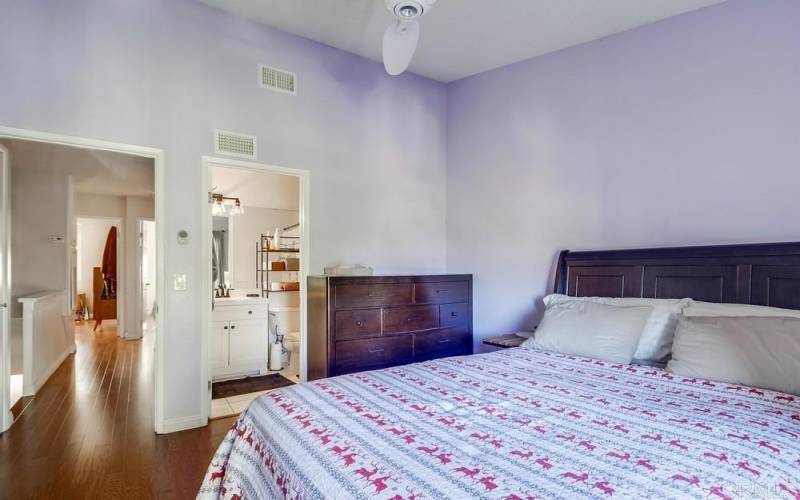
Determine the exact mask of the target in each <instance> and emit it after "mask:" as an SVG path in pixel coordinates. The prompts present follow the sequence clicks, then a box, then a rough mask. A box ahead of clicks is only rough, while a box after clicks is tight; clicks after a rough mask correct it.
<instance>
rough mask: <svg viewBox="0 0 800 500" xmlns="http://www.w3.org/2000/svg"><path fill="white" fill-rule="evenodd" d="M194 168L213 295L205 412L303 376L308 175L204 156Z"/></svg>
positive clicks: (237, 406)
mask: <svg viewBox="0 0 800 500" xmlns="http://www.w3.org/2000/svg"><path fill="white" fill-rule="evenodd" d="M203 174H204V185H205V187H206V191H207V192H208V197H207V198H206V199H204V200H203V205H202V208H201V210H202V214H203V225H204V227H203V231H202V240H203V241H202V244H201V245H202V248H203V250H204V253H205V255H204V258H203V261H204V262H206V263H207V264H208V265H207V273H205V274H204V277H205V279H204V286H205V287H206V289H208V290H209V294H210V296H211V297H213V298H210V300H209V303H208V307H206V308H204V316H203V325H204V330H205V331H204V335H203V338H204V340H205V342H204V346H203V351H204V352H205V353H207V355H208V361H207V363H206V380H208V406H207V407H206V408H207V411H208V414H207V415H209V416H211V417H212V418H214V417H222V416H226V415H231V414H236V413H239V412H240V411H241V410H242V409H244V407H246V406H247V404H249V402H250V401H251V400H252V399H253V398H254V397H257V396H258V395H259V394H261V393H263V392H264V391H266V390H270V389H272V388H275V387H279V386H282V385H289V384H292V383H298V382H303V381H305V380H306V352H305V345H306V340H305V339H306V321H305V317H306V312H305V303H306V299H305V297H306V295H305V294H306V292H305V283H306V277H307V275H308V248H309V245H308V243H309V234H310V226H309V218H308V201H309V198H308V192H309V173H308V172H307V171H304V170H296V169H289V168H283V167H275V166H270V165H264V164H259V163H253V162H245V161H240V160H229V159H221V158H204V159H203ZM237 311H239V312H241V313H242V314H245V316H243V317H241V318H239V317H236V315H235V313H236V312H237ZM245 353H246V355H245Z"/></svg>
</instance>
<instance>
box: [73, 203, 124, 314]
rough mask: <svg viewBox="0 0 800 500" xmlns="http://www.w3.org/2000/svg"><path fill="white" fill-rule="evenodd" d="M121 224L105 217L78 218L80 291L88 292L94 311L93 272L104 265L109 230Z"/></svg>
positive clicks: (88, 301)
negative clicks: (104, 252)
mask: <svg viewBox="0 0 800 500" xmlns="http://www.w3.org/2000/svg"><path fill="white" fill-rule="evenodd" d="M115 225H116V226H118V228H119V226H121V223H120V222H119V221H116V220H114V219H105V218H78V226H79V229H78V235H79V239H78V263H77V264H78V267H79V269H80V270H79V272H78V279H77V288H78V293H85V294H86V302H87V304H88V305H89V311H91V312H92V313H94V291H93V273H94V268H95V267H102V265H103V251H104V250H105V247H106V238H107V237H108V231H109V230H110V229H111V227H112V226H115Z"/></svg>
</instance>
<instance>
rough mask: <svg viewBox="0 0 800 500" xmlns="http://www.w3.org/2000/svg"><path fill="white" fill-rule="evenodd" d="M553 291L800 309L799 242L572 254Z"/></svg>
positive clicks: (562, 260) (565, 256)
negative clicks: (690, 299)
mask: <svg viewBox="0 0 800 500" xmlns="http://www.w3.org/2000/svg"><path fill="white" fill-rule="evenodd" d="M554 291H555V292H556V293H562V294H566V295H572V296H583V297H585V296H600V297H647V298H664V299H669V298H683V297H691V298H693V299H696V300H703V301H707V302H729V303H739V304H756V305H764V306H773V307H783V308H787V309H800V242H795V243H765V244H752V245H719V246H698V247H673V248H648V249H636V250H601V251H587V252H570V251H569V250H564V251H563V252H561V254H560V255H559V258H558V267H557V269H556V278H555V286H554Z"/></svg>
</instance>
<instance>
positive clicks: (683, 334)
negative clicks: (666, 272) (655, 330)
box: [667, 316, 800, 394]
mask: <svg viewBox="0 0 800 500" xmlns="http://www.w3.org/2000/svg"><path fill="white" fill-rule="evenodd" d="M798 360H800V318H787V317H779V316H760V317H757V316H693V317H682V318H681V319H680V321H679V322H678V328H677V331H676V333H675V344H674V347H673V353H672V359H671V360H670V362H669V364H668V365H667V370H668V371H671V372H673V373H675V374H677V375H681V376H685V377H698V378H704V379H709V380H717V381H720V382H728V383H734V384H744V385H747V386H751V387H760V388H762V389H771V390H774V391H780V392H788V393H792V394H800V361H798Z"/></svg>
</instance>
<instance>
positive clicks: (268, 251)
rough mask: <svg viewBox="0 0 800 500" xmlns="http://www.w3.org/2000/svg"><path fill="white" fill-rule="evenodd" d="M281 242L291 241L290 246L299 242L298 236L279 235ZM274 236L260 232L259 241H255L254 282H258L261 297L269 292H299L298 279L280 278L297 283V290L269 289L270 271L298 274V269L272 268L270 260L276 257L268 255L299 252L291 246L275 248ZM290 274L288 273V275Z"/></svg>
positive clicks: (272, 260) (282, 273) (284, 281)
mask: <svg viewBox="0 0 800 500" xmlns="http://www.w3.org/2000/svg"><path fill="white" fill-rule="evenodd" d="M280 239H281V242H283V241H284V240H288V241H291V242H292V246H294V245H295V244H296V243H299V241H300V237H298V236H281V238H280ZM273 240H274V237H273V236H270V235H268V234H262V235H261V239H260V241H259V242H257V243H256V283H257V284H258V287H259V289H260V290H261V296H262V297H269V295H270V294H271V293H291V292H295V293H296V292H299V291H300V290H299V286H300V282H299V279H294V280H292V279H280V280H277V281H280V282H282V283H297V284H298V289H297V290H270V273H280V274H281V275H283V276H284V277H285V275H286V273H295V274H296V275H299V273H300V271H299V268H298V270H291V271H289V270H282V271H277V270H272V269H271V268H272V264H271V263H272V262H274V261H277V260H278V259H271V258H270V256H272V255H281V254H283V255H287V254H299V253H300V249H299V248H293V247H285V246H281V247H278V248H275V245H274V244H273ZM291 276H292V275H291V274H289V277H291Z"/></svg>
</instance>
